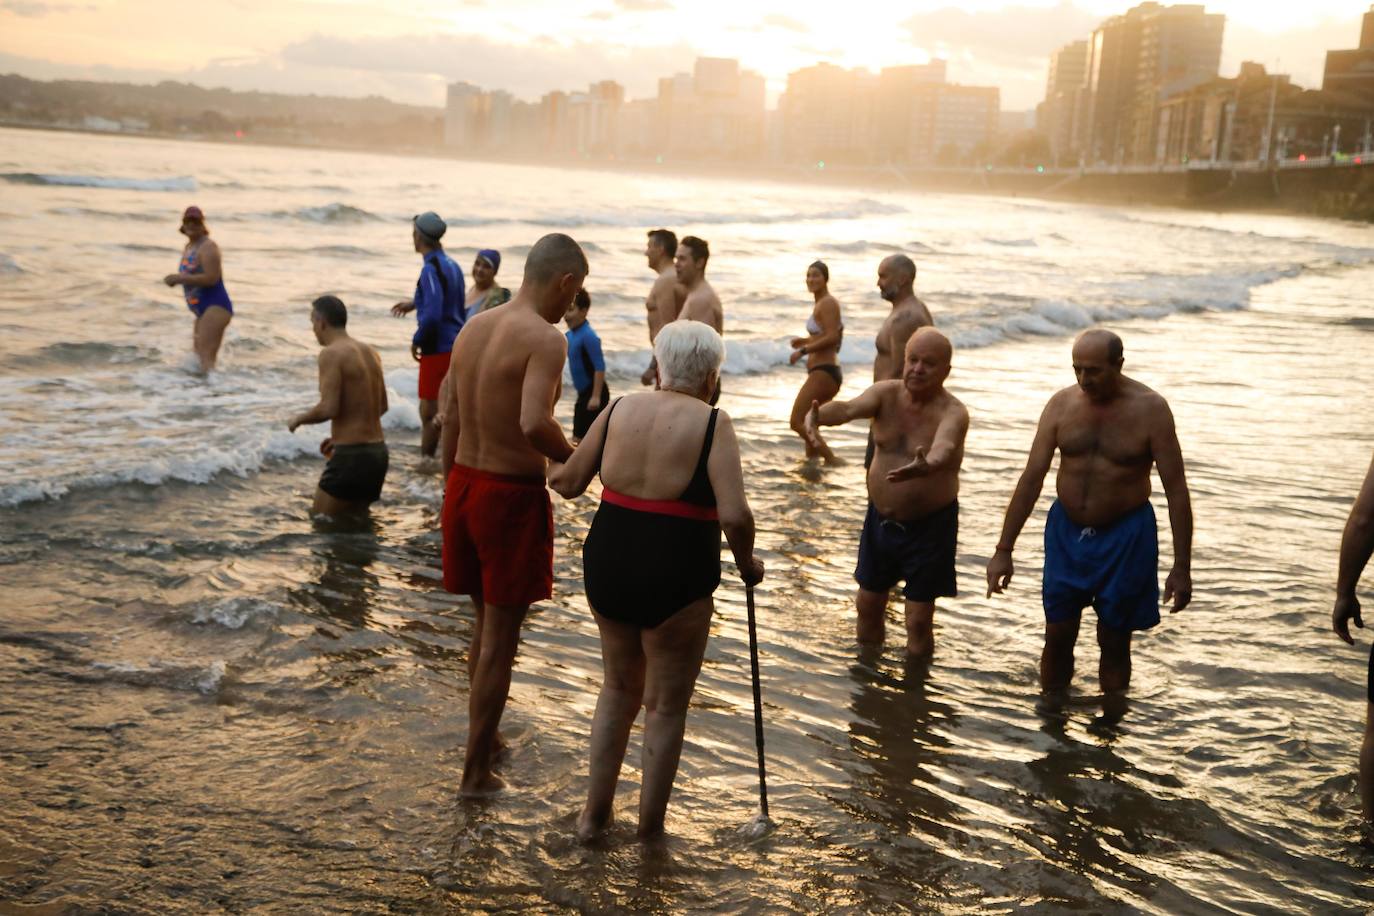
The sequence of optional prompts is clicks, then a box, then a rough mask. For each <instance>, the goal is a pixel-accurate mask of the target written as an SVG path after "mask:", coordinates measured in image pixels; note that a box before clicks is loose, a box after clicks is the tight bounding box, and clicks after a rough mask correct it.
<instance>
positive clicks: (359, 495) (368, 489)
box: [320, 442, 390, 503]
mask: <svg viewBox="0 0 1374 916" xmlns="http://www.w3.org/2000/svg"><path fill="white" fill-rule="evenodd" d="M389 463H390V456H389V454H388V453H387V450H386V443H385V442H360V443H357V444H356V445H336V446H334V454H332V455H330V456H329V463H328V464H326V465H325V466H324V473H323V474H321V475H320V489H321V490H323V491H324V492H326V493H328V494H329V495H330V496H332V497H334V498H335V499H342V500H343V501H345V502H351V503H363V502H366V503H372V502H376V501H377V498H378V497H380V496H381V495H382V482H383V481H384V480H386V469H387V465H388V464H389Z"/></svg>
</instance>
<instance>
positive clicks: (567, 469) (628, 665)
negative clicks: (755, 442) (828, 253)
mask: <svg viewBox="0 0 1374 916" xmlns="http://www.w3.org/2000/svg"><path fill="white" fill-rule="evenodd" d="M654 356H655V358H656V360H657V363H658V376H659V379H658V380H659V389H658V390H657V391H652V392H647V393H644V394H633V395H629V396H628V397H624V398H620V399H619V400H617V401H616V402H615V403H613V404H612V405H611V406H610V408H609V409H607V410H606V411H605V412H604V413H603V414H601V416H599V417H597V419H596V422H595V423H593V424H592V427H591V429H590V430H588V432H587V437H586V438H585V439H583V440H582V444H581V445H580V446H579V447H578V449H577V451H576V452H575V453H574V454H573V456H572V458H570V459H569V460H568V462H567V464H565V465H562V466H555V467H554V468H553V469H552V473H551V474H550V477H549V483H550V485H551V486H552V487H553V488H554V489H555V490H557V491H558V492H559V493H560V494H562V495H563V496H565V497H569V498H571V497H574V496H577V495H579V494H581V493H582V492H584V491H585V490H586V489H587V485H588V484H589V483H591V480H592V477H594V476H595V475H596V474H597V473H598V472H599V473H600V474H601V483H602V491H601V506H600V507H599V508H598V509H597V512H596V517H595V518H594V519H593V521H592V526H591V530H590V531H589V532H588V534H587V540H586V543H585V544H584V545H583V548H582V563H583V569H584V575H585V578H586V588H587V603H588V604H590V605H591V608H592V613H593V614H594V615H595V617H596V623H597V626H598V627H599V628H600V630H601V657H602V662H603V665H604V668H605V679H604V681H603V683H602V686H601V694H600V697H599V698H598V700H597V704H596V716H595V718H594V720H593V722H592V736H591V752H590V756H591V763H590V785H589V788H588V793H587V804H586V807H585V808H584V809H583V811H582V815H581V817H580V818H579V819H578V824H577V832H578V836H579V837H581V838H582V839H584V840H589V839H592V838H594V837H596V836H598V835H600V834H601V833H603V832H604V831H605V830H606V828H607V827H608V826H609V825H610V823H611V817H612V807H613V804H614V800H615V787H616V782H617V781H618V779H619V778H620V766H621V763H622V762H623V761H624V759H625V747H626V744H627V743H628V742H629V739H630V727H631V726H632V725H633V724H634V720H635V718H636V717H637V716H638V715H639V709H640V707H641V706H643V707H644V709H645V719H644V756H643V763H642V769H643V783H642V785H641V787H640V793H639V836H640V837H641V838H645V837H652V836H656V835H658V834H661V833H662V832H663V820H664V814H665V812H666V811H667V808H668V796H669V794H670V793H671V792H672V788H673V778H674V777H675V776H676V774H677V767H678V759H679V757H680V756H681V754H682V736H683V731H684V729H685V728H686V724H687V705H688V702H689V701H690V700H691V697H692V691H693V689H694V688H695V686H696V680H697V674H698V673H699V672H700V671H701V659H702V656H703V654H704V653H705V651H706V639H707V636H708V635H709V632H710V626H711V614H712V612H713V610H714V603H713V601H712V598H711V596H712V594H713V593H714V592H715V590H716V587H717V586H718V585H719V584H720V533H721V531H722V530H723V531H724V532H725V539H726V541H727V542H728V543H729V545H730V549H731V551H732V552H733V553H734V556H735V563H736V564H737V565H738V567H739V570H740V575H741V576H743V578H744V581H745V584H746V585H749V586H751V587H752V586H753V585H754V584H756V583H757V582H760V581H762V579H763V563H762V562H760V561H759V560H758V559H756V558H755V557H754V517H753V515H752V514H751V513H750V511H749V503H748V501H747V500H746V499H745V495H744V476H743V472H742V471H741V469H740V457H739V444H738V442H737V441H736V439H735V429H734V425H733V424H732V423H731V422H730V417H729V416H728V415H727V414H725V413H724V412H722V411H721V410H720V409H719V408H712V407H710V406H708V401H709V400H710V398H711V394H712V392H714V391H715V390H716V383H717V381H718V380H719V376H720V366H721V363H722V362H723V361H724V358H725V345H724V344H723V343H722V342H721V339H720V335H718V334H717V333H716V332H715V330H714V329H712V328H711V327H710V326H709V325H706V324H703V323H701V322H699V321H675V322H673V323H671V324H668V325H665V326H664V328H663V330H662V331H660V332H659V335H658V338H657V340H656V341H655V343H654Z"/></svg>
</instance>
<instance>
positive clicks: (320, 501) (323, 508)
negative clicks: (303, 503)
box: [310, 486, 372, 517]
mask: <svg viewBox="0 0 1374 916" xmlns="http://www.w3.org/2000/svg"><path fill="white" fill-rule="evenodd" d="M371 505H372V504H371V503H359V502H349V501H348V500H346V499H339V498H338V497H337V496H330V495H329V494H328V493H326V492H324V491H323V490H321V489H320V488H319V487H318V486H317V487H315V500H314V502H312V503H311V504H310V511H311V512H312V513H313V514H315V515H333V516H336V517H337V516H340V515H363V514H365V513H366V512H367V510H368V508H369V507H370V506H371Z"/></svg>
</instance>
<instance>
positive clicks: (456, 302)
mask: <svg viewBox="0 0 1374 916" xmlns="http://www.w3.org/2000/svg"><path fill="white" fill-rule="evenodd" d="M413 223H414V225H413V226H412V228H411V240H412V241H413V242H414V243H415V250H416V251H417V252H419V254H420V257H421V258H422V259H423V261H424V265H423V266H422V267H421V268H420V279H419V280H417V281H416V282H415V298H413V299H409V300H406V301H404V302H398V303H396V304H395V305H394V306H392V308H391V314H393V315H396V316H397V317H400V316H401V315H408V314H409V313H411V312H415V319H416V321H417V322H418V323H419V327H418V328H416V330H415V336H414V337H413V338H411V341H410V355H411V356H413V357H415V361H416V362H418V363H419V364H420V381H419V384H418V385H417V386H416V387H417V391H418V393H419V398H420V423H421V428H420V454H421V455H423V456H424V457H426V458H429V457H433V455H434V451H435V449H436V448H437V447H438V445H439V428H438V426H437V425H436V424H435V422H434V416H435V414H436V413H437V412H438V400H439V385H440V383H442V382H443V380H444V376H445V375H447V374H448V366H449V359H450V357H451V355H452V350H453V339H454V338H455V337H457V336H458V332H459V331H461V330H462V329H463V322H464V320H466V318H467V310H466V307H465V305H464V298H465V294H464V291H463V269H462V268H461V267H459V266H458V265H457V264H456V263H454V261H453V259H452V258H450V257H449V256H448V254H447V253H446V252H445V251H444V246H443V244H442V243H441V242H440V241H439V240H440V239H441V238H443V237H444V233H445V232H447V231H448V224H447V223H445V222H444V221H443V220H442V219H440V218H439V214H437V213H433V212H429V213H421V214H420V215H419V216H417V217H415V219H414V220H413Z"/></svg>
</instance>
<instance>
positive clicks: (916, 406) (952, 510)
mask: <svg viewBox="0 0 1374 916" xmlns="http://www.w3.org/2000/svg"><path fill="white" fill-rule="evenodd" d="M903 352H904V354H905V360H904V363H903V369H902V376H901V379H900V380H894V379H884V380H881V381H878V382H875V383H874V384H873V387H871V388H869V389H868V390H867V391H865V392H864V393H863V394H861V395H859V396H858V397H857V398H855V399H854V400H852V401H831V402H830V403H828V404H826V405H824V406H821V405H820V404H819V403H818V402H816V401H812V402H811V412H810V413H809V414H808V415H807V417H806V425H805V430H806V435H807V438H808V439H809V440H811V442H812V443H813V444H815V443H818V442H819V441H820V437H819V435H818V434H817V431H818V429H819V428H820V427H822V426H839V425H841V424H843V423H848V422H850V421H851V420H860V419H868V418H872V420H873V441H874V446H875V451H874V456H873V461H872V463H871V466H870V467H869V469H868V515H867V517H865V519H864V527H863V533H862V534H861V535H860V536H859V563H858V567H857V568H856V569H855V570H854V578H855V580H856V581H857V582H858V583H859V595H858V599H857V602H856V604H857V606H858V616H859V622H858V640H859V642H861V643H881V642H882V641H883V635H884V631H885V629H886V620H885V618H886V615H887V600H888V594H889V592H891V590H892V587H893V586H894V585H896V584H897V583H898V582H900V581H905V582H906V586H905V587H904V588H903V589H902V594H903V595H904V596H905V597H906V651H907V653H908V654H909V655H912V656H916V657H923V656H928V655H930V654H931V653H932V652H934V650H935V633H934V626H933V625H934V619H935V599H937V598H945V597H952V596H953V595H954V594H955V593H956V590H955V580H954V554H955V547H956V541H957V540H958V536H959V498H958V497H959V465H960V463H961V462H962V461H963V459H964V437H965V435H966V434H967V433H968V410H967V409H965V407H964V405H963V404H962V403H961V402H960V401H959V399H958V398H956V397H954V395H952V394H950V393H949V392H947V391H945V379H946V378H948V377H949V370H950V363H951V360H952V359H953V356H954V348H953V346H952V345H951V344H950V342H949V338H947V337H945V335H943V334H941V333H940V332H939V331H937V330H935V329H934V328H921V329H920V330H918V331H917V332H916V333H914V334H912V335H911V336H910V338H909V339H908V340H907V342H906V344H905V347H904V349H903Z"/></svg>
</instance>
